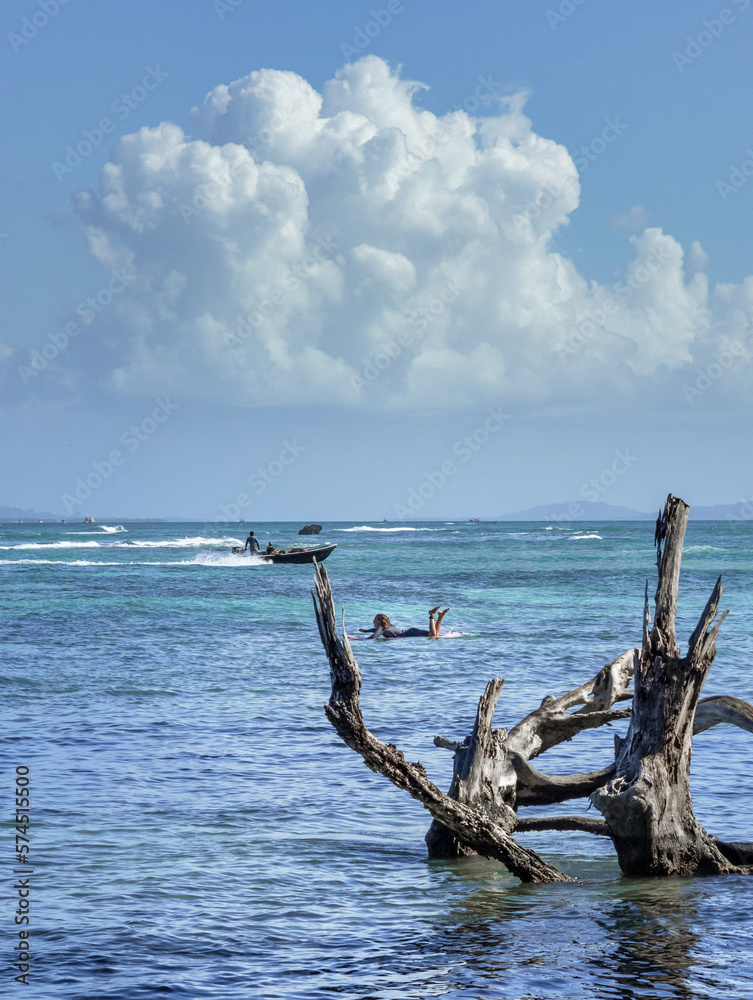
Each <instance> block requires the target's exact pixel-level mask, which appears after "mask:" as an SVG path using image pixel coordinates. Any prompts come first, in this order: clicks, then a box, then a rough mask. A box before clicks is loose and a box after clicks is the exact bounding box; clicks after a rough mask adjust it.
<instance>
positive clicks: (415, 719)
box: [0, 522, 753, 1000]
mask: <svg viewBox="0 0 753 1000" xmlns="http://www.w3.org/2000/svg"><path fill="white" fill-rule="evenodd" d="M299 526H300V525H299V524H296V525H286V524H256V525H253V527H254V528H255V530H256V531H257V533H258V534H259V536H260V539H261V541H262V544H265V543H266V541H267V540H268V539H272V540H273V541H274V542H275V543H276V544H277V545H278V546H279V545H282V546H285V547H287V546H288V545H290V544H293V543H299V542H300V540H299V539H298V538H297V535H296V531H297V528H298V527H299ZM117 527H118V526H117V525H115V524H111V525H108V526H107V527H106V528H105V527H103V526H100V525H93V526H86V525H81V524H58V525H46V524H44V525H43V524H39V525H33V524H7V523H6V524H2V525H0V546H1V547H0V574H1V575H2V584H3V586H2V620H3V625H4V627H3V629H2V654H3V656H2V668H0V674H1V676H0V681H1V682H2V691H3V698H2V706H3V715H4V717H5V725H4V727H3V732H4V736H3V758H4V768H3V773H4V775H5V776H6V787H7V789H8V791H7V793H6V794H7V802H8V805H7V806H6V807H5V815H6V816H10V815H12V813H11V810H12V808H13V799H12V795H13V785H12V781H13V776H14V774H15V768H16V767H17V766H18V765H21V766H24V765H25V766H28V767H30V769H31V787H32V806H31V809H32V826H31V855H30V857H31V861H32V868H33V871H34V875H33V880H34V882H33V886H34V888H33V896H32V924H31V930H32V938H31V944H32V948H31V951H32V956H33V957H32V973H31V985H30V986H29V987H25V986H21V985H19V984H16V983H14V982H13V975H14V974H15V972H12V971H6V972H5V973H4V974H5V976H6V982H7V984H8V986H7V987H5V984H4V987H3V989H4V990H7V991H8V992H10V990H11V989H15V990H18V991H19V993H18V995H19V996H21V995H23V996H26V997H34V998H35V1000H36V998H45V1000H47V998H52V997H54V998H76V1000H84V998H86V1000H96V998H108V1000H109V998H113V1000H115V998H117V1000H139V998H152V997H162V996H175V997H187V998H196V1000H198V998H203V997H216V998H223V1000H224V998H228V1000H235V998H244V1000H246V998H254V1000H256V998H263V1000H277V998H296V1000H298V998H300V1000H308V998H325V997H333V996H338V997H342V998H379V1000H382V998H384V1000H388V998H390V1000H391V998H400V1000H404V998H405V1000H408V998H411V1000H412V998H426V997H443V998H461V997H462V998H470V1000H475V998H487V997H488V998H497V997H504V998H506V1000H518V998H549V997H574V998H580V997H588V998H590V997H598V998H602V997H603V998H607V997H608V998H623V997H624V998H628V997H672V998H674V997H677V998H684V1000H686V998H695V997H699V998H705V997H752V996H753V944H752V943H751V936H750V928H751V916H752V915H753V903H752V902H751V887H752V886H753V883H751V882H750V881H749V879H748V878H746V877H727V878H716V879H685V880H656V881H648V880H639V879H625V878H623V877H621V875H620V872H619V869H618V866H617V864H616V860H615V857H614V853H613V850H612V848H611V843H610V842H609V841H607V840H605V839H602V838H596V837H589V836H588V835H585V834H571V833H537V834H528V835H521V837H520V839H521V841H522V842H523V843H525V844H526V845H527V846H530V847H532V848H534V849H535V850H538V851H539V852H540V853H542V854H543V855H544V856H545V857H546V858H547V859H549V860H551V861H552V862H553V863H554V864H556V865H557V866H558V867H560V868H562V869H563V870H565V871H567V872H568V873H570V874H572V875H575V876H577V877H578V878H579V880H580V881H579V882H578V883H576V884H572V885H557V886H521V885H520V884H519V883H518V882H517V880H516V879H514V878H513V877H512V876H510V875H509V874H508V873H507V872H506V871H505V870H504V869H503V868H501V866H499V865H498V864H496V863H493V862H490V861H486V860H482V859H478V858H476V859H466V860H464V861H462V862H453V863H448V862H438V861H429V860H428V859H427V857H426V851H425V846H424V843H423V836H424V833H425V832H426V829H427V827H428V824H429V821H430V817H429V816H428V814H427V813H426V812H425V811H424V810H423V809H422V808H421V806H420V805H418V804H417V803H415V802H413V800H411V799H410V798H409V797H408V796H407V795H406V794H405V793H404V792H401V791H399V790H398V789H396V788H394V787H393V786H392V785H390V784H389V782H387V781H386V780H385V779H383V778H381V777H380V776H378V775H375V774H373V773H372V772H370V771H369V770H368V769H367V768H366V767H365V766H364V765H363V764H362V762H361V760H360V758H359V757H357V756H356V755H355V754H353V752H352V751H350V750H349V749H348V748H347V747H345V746H344V745H343V744H342V743H341V742H340V741H339V739H338V738H337V736H336V734H335V733H334V731H333V730H332V729H331V728H330V726H329V724H328V723H327V721H326V719H325V717H324V714H323V711H322V705H323V703H324V702H325V701H326V699H327V697H328V694H329V686H328V668H327V663H326V659H325V657H324V654H323V651H322V649H321V646H320V643H319V638H318V634H317V630H316V626H315V622H314V618H313V610H312V604H311V597H310V587H311V582H312V573H311V569H310V568H309V567H307V566H298V567H295V566H268V565H254V564H251V563H243V562H239V561H238V560H237V559H234V558H233V557H231V556H229V555H228V549H229V547H230V546H231V545H232V544H235V543H237V542H238V541H242V540H243V538H244V537H245V534H246V529H247V526H245V525H240V524H238V525H224V524H223V525H217V524H213V523H202V524H185V523H180V524H166V523H127V524H124V525H123V528H124V529H125V530H114V529H117ZM652 540H653V524H652V523H650V522H642V523H619V524H616V523H610V524H606V523H599V524H593V525H578V526H573V525H567V524H559V525H554V524H550V525H544V524H520V523H515V524H512V523H507V524H498V525H469V524H462V523H446V524H437V523H426V524H418V523H417V524H414V525H411V526H409V527H408V526H402V528H401V529H400V530H399V526H397V525H386V524H379V523H376V524H373V525H366V524H363V523H362V524H357V523H354V524H331V525H330V524H328V525H326V526H325V530H324V532H323V533H322V535H320V536H319V539H318V541H319V542H325V541H326V542H330V541H336V542H337V543H338V548H337V549H336V550H335V552H334V553H333V555H332V556H331V557H330V558H329V560H328V561H327V568H328V570H329V573H330V576H331V579H332V585H333V589H334V592H335V597H336V600H337V602H338V605H340V604H342V605H344V606H345V613H346V623H347V626H348V629H349V631H350V632H355V631H356V629H357V628H358V627H359V626H362V625H363V626H367V625H370V624H371V619H372V618H373V616H374V614H375V613H376V612H377V611H384V612H386V613H387V614H388V615H389V616H390V618H391V619H392V620H393V622H395V623H396V624H400V625H421V626H423V625H425V622H426V609H427V608H429V607H431V606H432V605H434V604H437V603H440V602H441V603H442V605H443V606H445V605H449V606H450V607H451V611H450V613H449V614H448V616H447V618H446V620H445V625H446V626H447V627H448V628H452V629H453V630H455V631H457V632H460V633H461V634H460V635H459V636H457V637H455V638H448V639H446V640H444V641H440V642H436V643H431V642H426V641H423V640H420V639H414V640H403V641H395V642H390V643H367V642H363V643H361V644H359V645H357V646H355V647H354V648H355V650H356V655H357V656H358V659H359V662H360V664H361V668H362V671H363V676H364V685H363V695H362V705H363V711H364V717H365V719H366V722H367V724H368V725H369V726H370V728H371V729H372V730H373V731H374V732H376V733H377V734H378V735H379V736H380V737H381V738H382V739H384V740H385V741H387V742H392V743H395V744H397V745H398V746H399V747H400V748H401V749H403V750H404V751H405V753H406V756H407V757H408V759H409V760H421V762H422V763H423V764H424V765H425V767H426V769H427V771H428V773H429V776H430V777H431V778H432V779H433V780H435V781H437V782H438V783H439V784H440V786H442V787H447V786H448V784H449V780H450V776H451V772H452V761H451V754H449V753H448V752H447V751H442V750H438V749H436V748H435V747H434V746H433V743H432V739H433V737H434V735H435V734H440V735H443V736H446V737H448V738H462V737H463V736H464V735H465V734H466V733H467V731H468V730H469V728H470V725H471V723H472V721H473V718H474V715H475V709H476V703H477V701H478V698H479V696H480V695H481V693H482V691H483V689H484V686H485V684H486V682H487V681H488V680H489V679H490V678H491V677H493V676H497V675H499V676H503V677H504V678H505V680H506V682H505V687H504V690H503V692H502V698H501V700H500V705H499V709H498V711H497V720H496V724H497V725H498V726H502V725H510V724H513V723H514V722H516V721H517V720H518V719H520V718H521V717H522V715H524V714H525V713H527V712H528V711H530V710H531V709H532V708H534V707H535V706H536V705H538V703H539V701H540V700H541V698H542V697H543V695H544V694H546V693H549V692H552V693H561V692H562V691H564V690H567V689H568V688H570V687H573V686H575V685H576V684H579V683H581V682H582V681H584V680H585V679H587V678H588V677H590V676H592V675H593V674H594V673H595V672H596V670H598V669H599V668H600V667H601V666H602V665H603V664H604V663H606V662H607V661H608V660H611V659H613V658H614V657H615V656H617V655H618V654H619V653H621V652H623V651H624V650H625V649H627V648H628V647H630V646H632V645H634V644H636V643H638V642H639V639H640V627H641V614H642V602H643V587H644V583H645V580H646V578H647V577H648V578H649V580H650V582H651V584H653V583H654V580H655V568H654V559H655V553H654V549H653V547H652ZM719 572H721V573H723V576H724V581H725V585H726V588H727V589H726V592H725V595H724V598H723V607H729V608H730V609H731V613H730V616H729V618H728V619H727V621H726V622H725V624H724V626H723V629H722V635H721V639H720V644H719V653H718V656H717V660H716V662H715V664H714V667H713V669H712V672H711V675H710V678H709V681H708V683H707V686H706V691H705V693H706V694H721V693H725V694H732V695H736V696H738V697H741V698H745V699H746V700H753V681H752V680H751V669H750V668H751V662H752V660H753V656H752V654H753V648H752V647H753V525H750V524H747V523H743V522H729V523H707V522H695V523H693V522H691V524H690V526H689V530H688V536H687V540H686V556H685V559H684V561H683V576H682V580H681V589H680V621H679V627H678V633H679V636H680V639H681V641H686V639H687V635H688V634H689V632H690V631H691V629H692V627H693V625H694V624H695V619H696V618H697V616H698V614H699V613H700V611H701V609H702V608H703V605H704V604H705V601H706V599H707V597H708V594H709V592H710V590H711V587H712V586H713V582H714V580H715V579H716V576H717V574H718V573H719ZM624 728H625V726H624V725H622V726H616V727H614V728H613V729H609V730H607V729H606V728H605V729H604V730H603V731H597V732H592V733H587V734H583V736H582V737H581V738H579V739H577V740H575V741H573V743H571V744H567V745H565V746H563V747H560V748H557V749H556V750H553V751H550V752H549V753H548V754H547V755H546V756H545V757H544V758H542V759H541V760H540V761H538V762H537V763H538V764H539V765H540V766H541V767H542V769H544V770H548V771H550V772H552V773H556V772H558V771H559V772H566V771H578V770H590V769H593V768H596V767H600V766H603V765H605V764H607V763H608V762H609V761H610V760H611V757H612V746H613V735H614V732H622V731H624ZM752 776H753V739H751V737H750V735H749V734H747V733H744V732H742V731H739V730H736V729H732V728H730V727H717V728H716V729H714V730H711V731H710V732H707V733H704V734H702V735H701V736H699V737H698V738H697V739H696V742H695V746H694V757H693V783H694V784H693V794H694V802H695V808H696V813H697V815H698V816H699V818H700V820H701V822H703V823H704V824H705V825H706V826H707V827H708V828H709V829H710V831H711V832H713V833H714V834H716V835H718V836H721V837H724V838H726V839H730V840H736V839H737V840H753V816H751V811H750V807H749V802H750V793H751V783H752V782H753V777H752ZM586 806H587V803H586V802H585V801H583V802H573V803H567V804H565V806H564V807H562V806H560V807H559V808H553V809H551V810H548V811H549V812H551V813H552V814H554V813H557V812H560V813H562V812H566V813H568V814H572V813H575V812H583V811H585V809H586ZM542 811H543V810H537V812H542ZM533 812H534V811H533V810H528V811H527V813H526V814H527V815H531V814H533ZM4 829H5V831H6V832H5V836H4V838H3V840H4V843H5V844H6V847H5V848H4V863H5V872H6V878H7V879H8V881H7V882H6V886H9V885H11V884H12V882H11V881H10V880H11V879H12V878H14V876H13V875H12V874H11V871H12V866H13V863H14V862H13V854H12V836H13V825H12V823H10V822H5V823H4ZM12 892H13V890H8V892H6V894H5V895H6V907H5V913H4V915H3V921H4V926H5V928H6V930H8V931H9V939H10V940H11V945H10V947H8V948H6V949H5V954H6V956H7V955H9V954H10V953H11V948H12V943H14V942H15V940H16V938H15V929H14V927H13V918H12V913H13V909H12V905H11V902H10V901H9V896H8V893H10V894H11V895H12ZM14 995H15V994H14Z"/></svg>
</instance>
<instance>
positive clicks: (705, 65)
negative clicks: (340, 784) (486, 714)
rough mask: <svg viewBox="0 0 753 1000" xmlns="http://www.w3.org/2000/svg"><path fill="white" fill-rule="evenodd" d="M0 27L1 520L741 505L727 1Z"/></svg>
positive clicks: (380, 7) (737, 118)
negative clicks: (27, 515)
mask: <svg viewBox="0 0 753 1000" xmlns="http://www.w3.org/2000/svg"><path fill="white" fill-rule="evenodd" d="M0 19H1V20H2V31H0V49H1V50H2V52H3V55H2V59H0V78H1V80H2V94H3V99H2V100H3V116H2V119H3V125H4V128H3V137H4V142H3V145H2V153H1V154H0V171H1V176H2V185H1V186H0V266H1V267H2V274H3V276H4V279H5V280H4V282H3V296H2V305H1V307H0V323H1V325H0V394H1V395H0V419H1V420H2V434H1V436H0V469H1V470H2V478H1V479H0V505H10V506H17V507H23V508H34V509H37V510H47V511H52V512H54V513H58V514H60V515H61V516H66V517H71V518H74V517H78V516H83V515H85V514H91V515H92V516H94V517H99V516H109V515H119V516H122V517H149V516H154V517H170V516H178V517H191V518H196V519H202V520H205V519H206V520H217V521H221V520H225V519H227V520H238V519H242V520H245V521H253V520H278V519H279V520H288V519H290V520H298V519H300V520H302V522H303V521H305V522H309V521H312V520H314V521H320V522H321V521H326V520H360V519H362V520H375V519H382V518H386V519H388V520H399V519H422V518H434V517H440V518H441V517H448V518H453V517H474V516H475V517H482V518H483V517H497V516H499V515H501V514H504V513H507V512H512V511H516V510H520V509H524V508H527V507H529V506H533V505H536V504H542V503H551V502H560V501H565V500H568V501H578V500H580V501H583V500H602V501H605V502H607V503H613V504H624V505H627V506H629V507H634V508H637V509H641V510H654V509H657V508H658V507H659V506H660V504H661V502H662V501H663V499H664V497H665V496H666V494H667V493H668V492H673V493H675V494H677V495H679V496H682V497H683V498H684V499H685V500H687V501H688V502H689V503H691V505H692V504H703V505H708V504H714V503H731V502H735V501H739V500H745V501H748V500H750V499H751V498H752V497H753V467H752V466H751V460H750V454H751V448H750V440H751V430H752V429H753V426H752V425H753V413H752V412H751V403H750V398H751V392H750V389H751V384H752V381H753V365H751V364H750V360H751V350H752V349H753V338H752V336H751V321H752V320H753V241H751V239H750V233H751V222H752V221H753V180H751V177H753V119H751V115H750V99H749V95H750V91H751V83H752V77H753V68H752V67H751V62H750V50H751V38H752V36H753V2H751V0H731V2H730V3H729V4H728V5H727V6H722V5H721V3H720V2H717V3H715V4H709V3H703V2H698V3H695V4H692V5H689V4H685V3H681V2H679V0H665V2H664V3H662V4H650V3H648V2H647V0H635V2H633V3H631V4H618V3H616V2H614V0H612V2H609V0H602V2H599V3H597V2H596V0H580V2H577V0H559V2H558V3H554V2H552V3H547V2H539V0H525V2H523V0H521V2H501V0H494V2H487V0H476V2H474V3H473V4H472V5H461V4H458V3H450V2H445V0H433V2H432V3H428V2H427V0H387V2H383V0H380V2H378V3H376V4H371V3H364V4H360V3H357V2H352V0H351V2H348V3H345V2H327V0H325V2H317V3H304V2H293V0H275V2H268V0H162V2H160V3H159V4H154V3H152V2H146V0H131V2H129V3H128V4H125V3H116V2H112V0H67V2H62V0H37V2H32V0H6V3H5V4H4V5H3V8H2V12H1V13H0Z"/></svg>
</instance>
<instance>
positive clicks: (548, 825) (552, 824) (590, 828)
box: [514, 816, 611, 837]
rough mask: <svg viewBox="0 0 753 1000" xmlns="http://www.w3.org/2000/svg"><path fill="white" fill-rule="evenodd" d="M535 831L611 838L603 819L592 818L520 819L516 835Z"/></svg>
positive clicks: (552, 817)
mask: <svg viewBox="0 0 753 1000" xmlns="http://www.w3.org/2000/svg"><path fill="white" fill-rule="evenodd" d="M535 830H574V831H575V832H577V833H595V834H596V835H597V836H598V837H609V836H611V835H610V833H609V827H608V826H607V824H606V823H605V822H604V820H603V819H592V818H591V817H590V816H537V817H535V818H534V817H530V816H529V817H525V818H524V817H518V822H517V823H516V824H515V831H514V832H515V833H525V832H526V831H535Z"/></svg>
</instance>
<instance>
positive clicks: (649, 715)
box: [591, 495, 740, 876]
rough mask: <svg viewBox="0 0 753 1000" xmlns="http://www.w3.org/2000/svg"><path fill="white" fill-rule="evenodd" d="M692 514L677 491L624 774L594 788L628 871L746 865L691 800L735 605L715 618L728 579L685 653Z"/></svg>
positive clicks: (663, 536)
mask: <svg viewBox="0 0 753 1000" xmlns="http://www.w3.org/2000/svg"><path fill="white" fill-rule="evenodd" d="M687 520H688V506H687V504H685V503H684V502H683V501H682V500H679V499H678V498H676V497H673V496H671V495H670V496H669V497H668V498H667V503H666V506H665V508H664V512H663V514H662V515H660V517H659V519H658V521H657V527H656V537H655V541H656V544H657V547H658V553H657V564H658V568H659V581H658V586H657V589H656V598H655V613H654V624H653V628H652V630H651V632H650V633H649V631H648V621H649V612H648V594H646V603H645V611H644V635H643V647H642V650H641V656H640V661H639V665H638V668H637V670H636V672H635V678H634V688H635V693H634V697H633V712H632V716H631V720H630V726H629V729H628V732H627V736H626V738H625V739H624V740H617V741H616V743H617V744H618V745H617V747H616V775H615V777H614V778H612V780H611V781H609V782H608V783H607V784H606V785H605V786H604V787H603V788H600V789H598V790H597V791H595V792H594V793H593V794H592V795H591V801H592V802H593V804H594V805H595V806H596V808H597V809H598V810H599V811H600V812H601V813H602V815H603V816H604V819H605V821H606V824H607V828H608V830H609V833H610V835H611V837H612V840H613V841H614V845H615V848H616V850H617V856H618V859H619V863H620V867H621V869H622V871H623V872H624V873H625V874H626V875H654V876H656V875H712V874H722V873H728V872H734V871H739V870H740V869H736V868H735V867H734V865H732V864H731V863H730V862H729V861H728V860H727V858H726V857H725V856H724V855H723V854H722V853H721V851H720V850H719V847H718V846H717V843H716V841H715V840H714V839H713V838H712V837H710V836H709V834H707V833H706V831H705V830H704V829H703V827H701V825H700V824H699V823H698V821H697V820H696V818H695V816H694V814H693V804H692V801H691V798H690V787H689V771H690V756H691V749H692V741H693V722H694V716H695V710H696V706H697V704H698V699H699V697H700V694H701V689H702V688H703V684H704V682H705V680H706V677H707V675H708V672H709V669H710V668H711V664H712V663H713V660H714V655H715V653H716V636H717V633H718V631H719V627H720V625H721V623H722V621H723V620H724V618H725V617H726V612H724V614H722V615H721V616H720V618H719V620H718V621H717V622H716V624H714V619H715V618H716V614H717V610H718V607H719V601H720V599H721V596H722V586H721V578H720V579H719V580H717V583H716V586H715V587H714V590H713V593H712V594H711V597H710V598H709V601H708V603H707V605H706V608H705V609H704V611H703V614H702V615H701V618H700V620H699V622H698V625H697V626H696V628H695V630H694V632H693V634H692V636H691V637H690V641H689V644H688V651H687V653H686V655H685V656H683V657H681V656H680V649H679V647H678V646H677V644H676V641H675V614H676V611H677V589H678V583H679V577H680V559H681V557H682V546H683V539H684V537H685V528H686V525H687ZM647 589H648V588H647ZM710 724H713V723H710Z"/></svg>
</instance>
